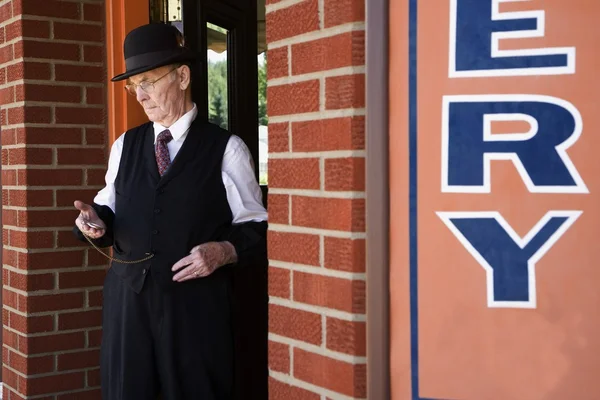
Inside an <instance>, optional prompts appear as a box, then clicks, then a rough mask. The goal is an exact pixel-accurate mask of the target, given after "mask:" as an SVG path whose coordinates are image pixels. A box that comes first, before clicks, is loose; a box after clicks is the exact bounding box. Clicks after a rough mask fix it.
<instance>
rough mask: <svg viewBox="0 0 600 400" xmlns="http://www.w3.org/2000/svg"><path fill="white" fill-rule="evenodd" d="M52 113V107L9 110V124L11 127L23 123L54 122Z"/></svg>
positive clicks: (24, 107) (26, 107) (23, 107)
mask: <svg viewBox="0 0 600 400" xmlns="http://www.w3.org/2000/svg"><path fill="white" fill-rule="evenodd" d="M51 111H52V110H51V109H50V107H36V106H21V107H14V108H9V109H8V123H9V124H11V125H13V124H23V123H36V124H44V123H50V121H51V120H52V112H51Z"/></svg>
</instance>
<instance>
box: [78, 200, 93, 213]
mask: <svg viewBox="0 0 600 400" xmlns="http://www.w3.org/2000/svg"><path fill="white" fill-rule="evenodd" d="M73 205H74V206H75V208H76V209H78V210H79V211H84V212H85V211H90V210H93V208H92V207H91V206H90V205H89V204H85V203H84V202H83V201H79V200H75V202H74V203H73Z"/></svg>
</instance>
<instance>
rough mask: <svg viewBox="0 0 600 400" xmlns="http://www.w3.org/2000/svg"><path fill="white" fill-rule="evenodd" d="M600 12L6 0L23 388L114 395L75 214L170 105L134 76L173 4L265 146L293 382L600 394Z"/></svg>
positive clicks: (13, 248) (280, 358)
mask: <svg viewBox="0 0 600 400" xmlns="http://www.w3.org/2000/svg"><path fill="white" fill-rule="evenodd" d="M442 3H443V4H442ZM597 13H598V5H597V4H596V3H594V2H591V1H586V0H572V1H570V2H568V3H567V2H560V1H553V2H539V1H513V2H511V1H500V0H489V1H488V0H477V1H470V0H448V1H444V2H440V4H438V3H436V4H435V5H433V3H432V2H426V1H418V0H390V1H386V0H369V1H368V2H364V1H359V0H266V1H260V0H259V1H257V2H247V1H246V2H243V1H240V0H222V1H216V0H180V1H178V0H169V1H159V0H0V118H1V129H2V130H1V144H2V200H3V201H2V226H3V235H2V236H3V251H2V265H3V269H2V272H3V274H2V284H3V290H2V304H3V314H2V316H3V335H2V356H3V368H2V383H3V398H4V399H9V400H15V399H26V398H27V399H29V398H31V399H53V400H66V399H95V398H100V390H99V387H100V376H99V366H98V365H99V348H100V337H101V336H100V335H101V323H102V321H101V304H102V303H101V301H102V284H103V279H104V275H105V272H106V268H107V266H108V264H107V260H106V258H104V257H103V256H102V255H101V254H99V253H98V252H97V251H95V250H94V249H92V248H89V247H88V246H86V245H85V244H84V243H80V242H78V241H76V240H75V239H74V237H73V235H72V232H71V229H72V226H73V221H74V219H75V217H76V212H75V209H74V208H73V201H74V200H76V199H80V200H84V201H87V202H90V201H92V199H93V196H94V194H95V193H96V192H97V190H98V189H100V188H101V187H102V186H103V182H104V173H105V166H106V162H107V156H108V151H109V149H110V146H111V144H112V143H113V142H114V140H115V139H116V138H117V137H118V136H119V135H120V134H121V133H123V132H124V131H125V130H127V129H128V128H130V127H133V126H136V125H138V124H139V123H141V122H143V121H144V115H143V113H142V110H141V109H140V108H139V107H138V106H137V104H136V102H135V99H133V98H131V97H128V96H127V95H126V93H125V91H124V90H123V88H122V87H121V86H122V83H119V84H113V83H109V82H108V80H109V79H110V77H112V76H114V75H116V74H117V73H119V72H122V71H123V70H124V61H123V54H122V43H123V39H124V37H125V35H126V34H127V32H129V31H130V30H131V29H133V28H135V27H137V26H139V25H141V24H144V23H148V22H150V21H152V22H163V23H172V24H175V25H176V26H178V28H179V29H181V30H182V31H183V33H184V35H185V37H186V43H187V44H188V45H189V46H190V47H191V48H193V49H196V50H197V51H198V52H199V53H200V54H202V57H203V58H204V60H205V62H204V63H202V65H201V66H200V67H198V68H199V69H198V70H196V71H195V73H197V75H196V76H197V77H198V78H197V79H196V80H195V81H194V85H195V86H194V91H195V93H196V97H195V101H196V102H197V104H198V105H199V109H200V111H201V116H202V117H206V118H208V119H211V120H214V121H218V123H219V124H224V125H223V126H225V127H227V128H228V129H230V130H232V131H233V132H234V133H236V134H238V135H240V136H241V137H242V138H243V139H244V140H245V141H246V143H247V144H248V146H249V148H250V150H251V151H252V153H253V156H254V157H255V160H256V165H257V173H258V171H259V170H260V172H261V183H262V184H263V190H264V193H265V196H264V198H265V203H266V204H267V207H268V212H269V234H268V235H269V236H268V251H269V269H268V296H269V309H268V311H269V315H268V329H267V328H266V327H265V332H264V339H265V341H268V342H265V344H266V343H268V365H264V368H268V378H267V379H268V388H269V399H271V400H288V399H289V400H300V399H302V400H304V399H308V400H312V399H314V400H325V399H332V400H334V399H336V400H337V399H340V400H348V399H365V398H368V399H372V400H379V399H382V400H383V399H394V400H408V399H410V400H425V399H429V400H434V399H455V400H458V399H466V400H471V399H473V400H475V399H482V398H485V399H490V400H508V399H510V400H532V399H550V400H564V399H568V398H578V399H590V400H593V399H597V398H600V385H598V384H597V383H596V379H595V376H594V371H597V368H598V367H599V365H598V360H599V358H598V357H597V356H596V354H597V351H596V350H597V349H598V347H599V346H600V341H599V340H598V338H599V337H600V335H599V333H600V332H599V330H600V329H599V328H600V324H598V319H597V318H596V317H595V314H594V311H593V310H594V307H595V306H596V305H597V303H598V300H597V295H596V288H595V286H596V285H595V282H596V279H595V277H596V276H597V274H598V271H597V268H595V260H596V258H595V256H594V254H595V251H596V248H598V246H596V245H595V238H596V237H598V235H597V234H598V232H597V231H598V226H599V224H597V221H598V218H597V209H598V207H597V206H596V204H597V201H596V200H597V199H596V198H594V196H596V195H595V190H594V189H595V187H596V186H595V185H596V184H598V182H599V181H598V180H597V178H596V177H595V176H596V174H595V171H596V170H597V167H600V166H599V165H598V163H599V162H600V161H598V160H599V159H598V157H597V156H596V155H595V152H596V151H597V149H598V145H596V142H597V140H598V139H597V138H596V136H597V135H594V132H595V130H596V126H597V125H598V124H599V123H600V120H599V119H598V117H597V116H596V114H597V111H596V109H597V101H596V100H595V93H596V91H595V89H596V87H597V86H598V84H597V83H596V79H595V78H594V72H595V67H597V66H598V65H599V61H600V58H599V56H598V55H597V52H596V49H595V47H597V46H596V43H597V38H598V37H599V35H600V31H599V29H598V27H597V23H596V21H595V19H594V15H597ZM265 51H266V58H265V54H264V53H265ZM257 56H258V57H259V60H262V61H259V62H258V65H257ZM223 60H225V61H223ZM264 60H266V72H265V73H266V76H265V77H264V82H262V81H261V79H262V78H261V71H263V72H264V71H265V70H264V64H261V63H264V62H265V61H264ZM219 62H225V64H226V68H225V69H224V70H222V71H225V72H221V73H224V74H225V75H218V73H217V72H218V71H217V70H218V68H217V67H216V65H217V64H218V63H219ZM219 65H220V64H219ZM261 65H262V66H263V67H261ZM261 68H263V69H261ZM215 82H221V83H219V84H218V85H221V86H218V85H217V83H215ZM223 82H225V83H226V85H225V86H222V84H223ZM265 87H266V89H264V88H265ZM263 89H264V90H265V91H266V92H265V96H266V110H261V104H263V103H264V98H263V99H262V100H261V97H260V96H261V93H262V92H261V91H262V90H263ZM257 94H258V105H257V104H256V101H255V99H257ZM248 99H251V100H248ZM261 102H262V103H261ZM219 110H220V111H219ZM223 110H227V111H223ZM267 118H268V125H267V122H266V119H267ZM265 126H268V127H267V128H265ZM265 133H266V135H265ZM267 143H268V145H266V144H267ZM264 149H268V152H267V154H265V151H264ZM267 160H268V163H267V164H266V165H265V161H267ZM265 168H266V170H265ZM263 174H264V175H266V176H265V177H264V178H263ZM247 323H249V324H250V323H252V321H251V316H250V318H249V321H248V322H247ZM265 351H267V349H266V348H265ZM257 363H259V364H260V362H257ZM262 367H263V365H258V366H257V368H262ZM250 400H254V399H250ZM257 400H258V399H257Z"/></svg>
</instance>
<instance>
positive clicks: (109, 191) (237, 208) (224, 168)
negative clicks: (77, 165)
mask: <svg viewBox="0 0 600 400" xmlns="http://www.w3.org/2000/svg"><path fill="white" fill-rule="evenodd" d="M197 115H198V109H197V108H196V104H194V108H193V109H192V110H191V111H189V112H188V113H186V114H185V115H183V116H182V117H181V118H179V119H178V120H177V121H176V122H175V123H174V124H173V125H171V126H170V127H169V128H168V129H169V131H170V132H171V135H172V136H173V140H171V141H170V142H169V143H168V144H167V147H168V149H169V156H170V158H171V162H172V161H173V159H174V158H175V156H176V155H177V152H178V151H179V149H181V146H182V145H183V142H184V141H185V138H186V137H187V134H188V131H189V129H190V125H191V124H192V122H193V121H194V119H196V116H197ZM165 129H167V128H166V127H164V126H162V125H160V124H158V123H156V122H155V123H154V143H155V144H156V137H157V136H158V134H159V133H160V132H162V131H164V130H165ZM125 134H126V133H124V134H122V135H121V136H119V138H118V139H117V140H116V141H115V142H114V143H113V145H112V148H111V150H110V156H109V159H108V170H107V171H106V177H105V180H106V186H105V187H104V188H103V189H102V190H100V191H99V192H98V194H97V195H96V197H95V198H94V202H95V203H96V204H99V205H105V206H108V207H110V209H111V210H113V212H114V211H115V178H116V177H117V172H118V171H119V164H120V162H121V154H122V153H123V140H124V138H125ZM221 175H222V178H223V184H224V186H225V190H226V192H227V201H228V202H229V207H230V208H231V212H232V214H233V223H242V222H248V221H266V220H267V211H266V210H265V208H264V207H263V203H262V192H261V190H260V186H258V182H257V181H256V178H255V176H254V164H253V162H252V155H251V154H250V150H249V149H248V147H247V146H246V144H245V143H244V141H243V140H242V139H241V138H240V137H239V136H236V135H231V137H230V139H229V141H228V142H227V147H226V148H225V153H224V155H223V162H222V165H221Z"/></svg>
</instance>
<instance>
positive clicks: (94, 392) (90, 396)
mask: <svg viewBox="0 0 600 400" xmlns="http://www.w3.org/2000/svg"><path fill="white" fill-rule="evenodd" d="M81 399H85V400H102V392H101V390H100V389H90V390H84V391H79V392H72V393H65V394H61V395H58V396H56V400H81Z"/></svg>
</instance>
